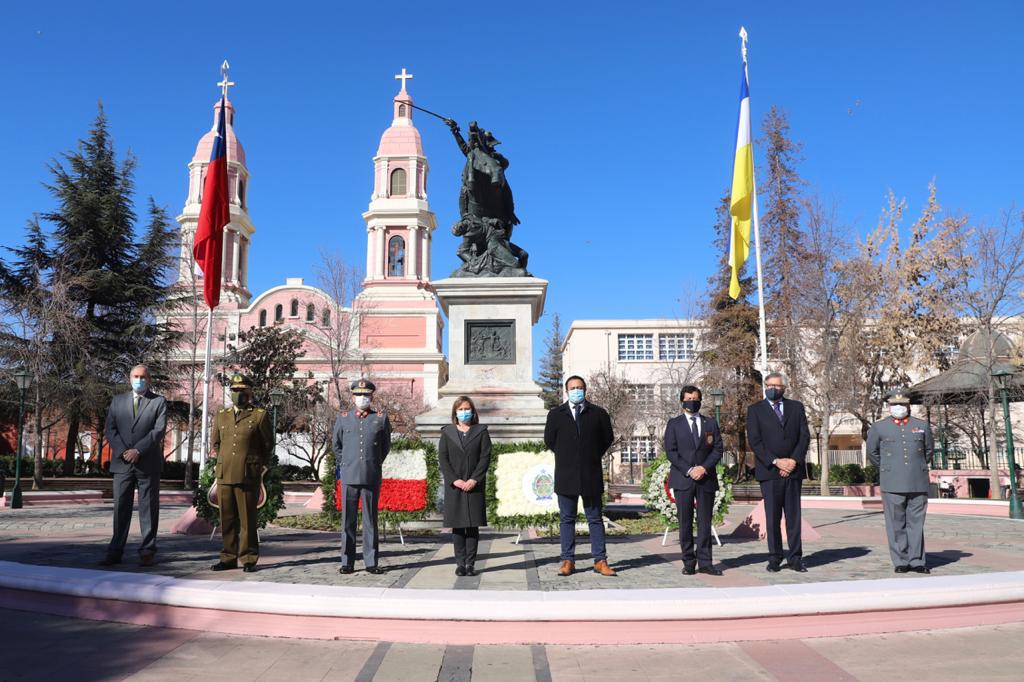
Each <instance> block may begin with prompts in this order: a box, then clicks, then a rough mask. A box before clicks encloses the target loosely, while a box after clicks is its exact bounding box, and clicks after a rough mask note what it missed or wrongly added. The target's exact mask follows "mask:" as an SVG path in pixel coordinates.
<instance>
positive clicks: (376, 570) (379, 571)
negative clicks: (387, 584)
mask: <svg viewBox="0 0 1024 682" xmlns="http://www.w3.org/2000/svg"><path fill="white" fill-rule="evenodd" d="M366 572H367V573H372V574H373V575H381V574H382V573H384V569H383V568H381V567H380V566H370V567H369V568H367V569H366Z"/></svg>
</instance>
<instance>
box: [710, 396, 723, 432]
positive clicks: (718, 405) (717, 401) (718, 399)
mask: <svg viewBox="0 0 1024 682" xmlns="http://www.w3.org/2000/svg"><path fill="white" fill-rule="evenodd" d="M708 395H709V396H711V404H712V405H714V406H715V421H716V422H718V428H722V405H724V404H725V391H723V390H722V389H720V388H712V389H710V390H708Z"/></svg>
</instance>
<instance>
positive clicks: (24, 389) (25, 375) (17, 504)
mask: <svg viewBox="0 0 1024 682" xmlns="http://www.w3.org/2000/svg"><path fill="white" fill-rule="evenodd" d="M14 382H15V383H16V384H17V385H18V393H19V394H20V400H19V403H18V449H17V450H15V451H14V490H12V491H11V509H21V505H22V501H21V446H22V443H23V442H24V436H25V394H26V393H28V389H29V386H31V385H32V374H31V373H30V372H26V371H25V370H21V371H20V372H18V373H17V374H15V375H14Z"/></svg>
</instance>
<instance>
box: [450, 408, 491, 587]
mask: <svg viewBox="0 0 1024 682" xmlns="http://www.w3.org/2000/svg"><path fill="white" fill-rule="evenodd" d="M490 462H491V437H490V435H488V433H487V427H486V426H484V425H483V424H481V423H480V420H479V418H478V417H477V414H476V406H475V405H473V401H472V400H470V399H469V397H467V396H459V397H458V398H457V399H456V400H455V402H454V403H453V404H452V423H451V424H449V425H446V426H444V427H443V428H442V429H441V440H440V441H438V444H437V463H438V465H439V466H440V467H441V474H442V475H443V476H444V525H446V526H448V527H449V528H451V529H452V541H453V542H454V543H455V575H476V569H475V568H474V566H473V564H475V563H476V548H477V544H478V542H479V540H480V526H486V525H487V499H486V496H485V495H484V492H485V491H486V490H487V466H488V465H489V464H490Z"/></svg>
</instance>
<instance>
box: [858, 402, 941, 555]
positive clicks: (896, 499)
mask: <svg viewBox="0 0 1024 682" xmlns="http://www.w3.org/2000/svg"><path fill="white" fill-rule="evenodd" d="M886 402H887V403H888V404H889V414H890V416H889V417H887V418H885V419H882V420H881V421H877V422H875V423H874V424H872V425H871V428H870V429H869V430H868V459H869V460H870V461H871V463H872V464H874V465H875V466H876V467H878V471H879V483H880V486H881V488H882V510H883V511H884V513H885V532H886V534H887V535H888V538H889V554H890V555H891V556H892V563H893V565H894V566H895V567H896V572H897V573H907V572H909V571H914V572H915V573H930V572H931V571H930V570H929V568H928V566H927V562H926V561H925V553H924V517H925V512H926V511H927V510H928V482H929V480H928V470H929V469H930V468H931V464H932V454H933V452H934V440H933V438H932V430H931V428H930V427H929V426H928V423H927V422H925V421H924V420H923V419H918V418H917V417H911V416H910V397H909V396H908V395H907V393H906V391H904V390H902V389H897V390H895V391H892V392H890V393H889V395H888V397H887V398H886Z"/></svg>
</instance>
